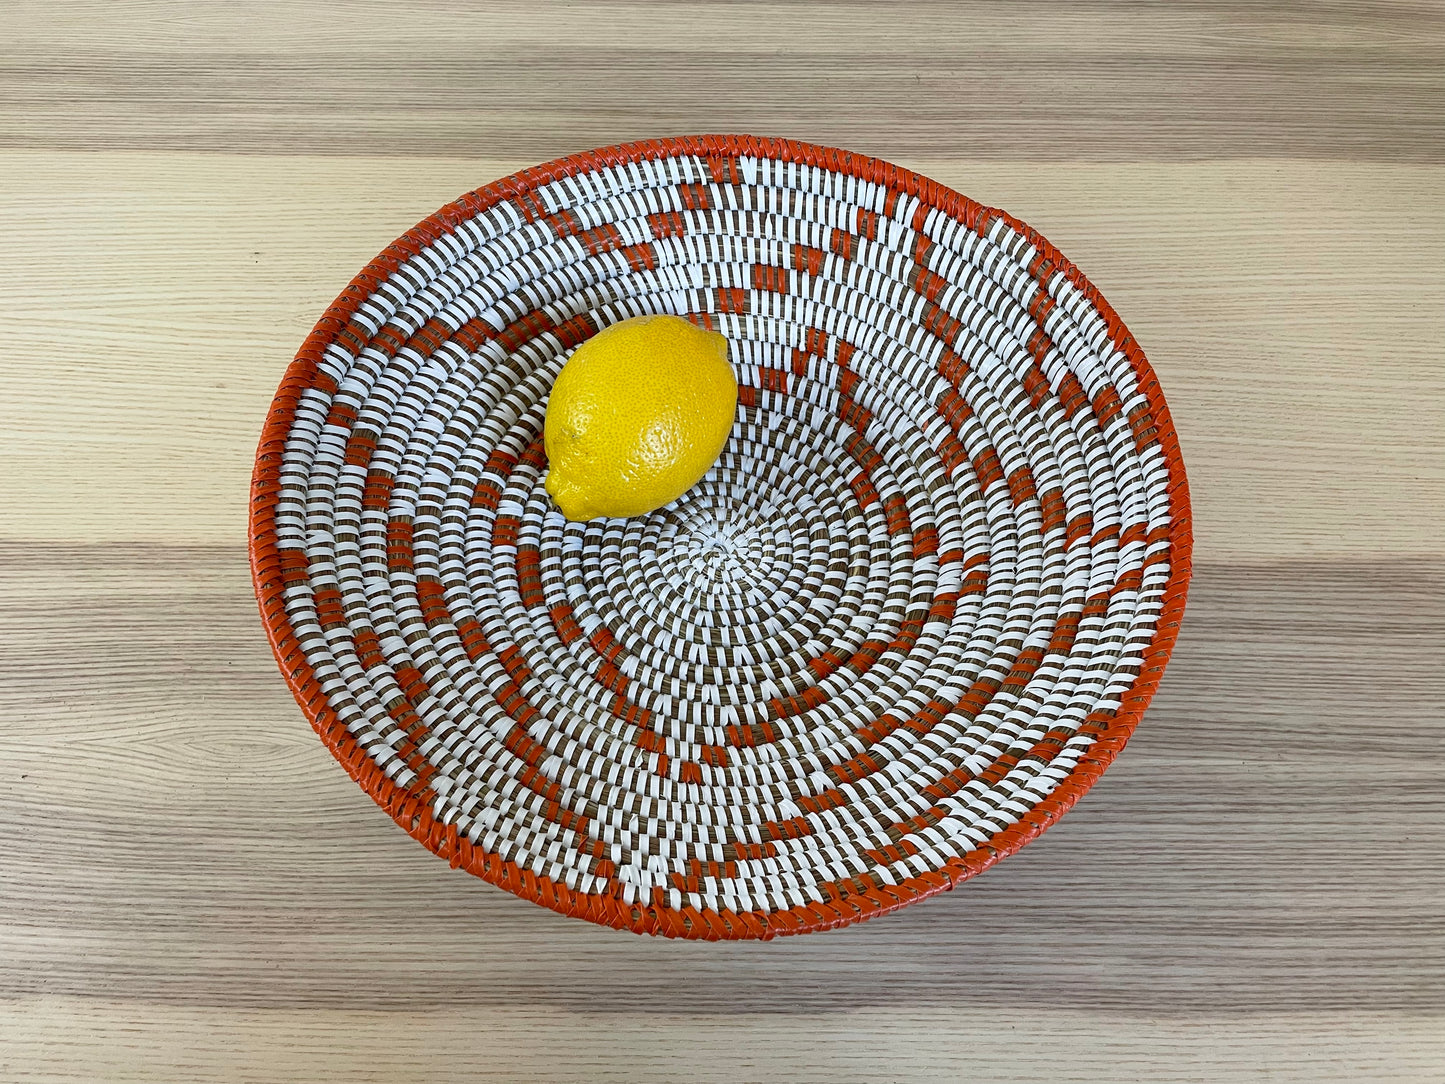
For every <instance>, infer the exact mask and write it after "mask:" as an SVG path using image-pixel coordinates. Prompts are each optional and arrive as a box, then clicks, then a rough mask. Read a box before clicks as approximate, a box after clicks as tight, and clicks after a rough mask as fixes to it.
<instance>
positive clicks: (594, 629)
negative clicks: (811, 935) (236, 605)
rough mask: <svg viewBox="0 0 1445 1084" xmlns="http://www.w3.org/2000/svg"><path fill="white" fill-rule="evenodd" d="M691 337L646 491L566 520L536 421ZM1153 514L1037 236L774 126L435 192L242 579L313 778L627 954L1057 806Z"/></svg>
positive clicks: (1089, 772) (1174, 631)
mask: <svg viewBox="0 0 1445 1084" xmlns="http://www.w3.org/2000/svg"><path fill="white" fill-rule="evenodd" d="M655 312H669V313H676V314H678V315H683V316H686V317H688V318H690V319H693V320H695V321H697V322H698V323H700V324H703V325H705V326H708V327H711V328H714V329H716V330H718V331H721V332H722V333H723V334H724V335H725V336H726V337H727V339H728V341H729V350H730V355H731V358H732V361H733V363H734V367H735V368H736V370H737V373H738V377H739V383H740V394H739V403H738V413H737V418H736V421H735V424H734V428H733V434H732V437H731V439H730V441H729V444H728V446H727V448H726V449H725V450H724V452H723V454H722V456H721V458H720V459H719V460H718V463H717V464H716V465H715V466H714V467H713V469H712V470H711V471H709V473H708V474H707V475H706V476H705V477H704V478H703V480H702V481H701V482H700V483H699V484H698V485H697V486H695V487H694V488H693V489H691V490H689V491H688V492H687V493H686V494H684V495H683V496H682V497H680V498H678V500H676V501H674V502H673V503H672V504H670V505H667V506H666V507H664V508H662V509H659V510H658V511H656V512H654V513H651V514H649V515H647V516H640V517H635V518H633V519H628V520H601V521H593V522H590V523H586V524H579V523H569V522H567V521H566V520H565V519H564V518H563V517H562V516H561V514H560V513H559V512H558V511H557V510H556V509H555V508H553V507H552V506H551V504H550V502H549V501H548V499H547V496H546V493H545V490H544V488H543V483H544V481H545V478H546V472H547V463H546V456H545V453H544V450H543V446H542V440H541V432H542V423H543V418H544V417H545V410H546V400H547V394H548V391H549V389H550V387H551V384H552V381H553V380H554V379H555V377H556V374H557V373H558V371H560V369H561V367H562V365H563V364H564V363H565V361H566V359H567V357H568V355H569V354H570V352H571V350H572V349H574V348H575V347H576V345H577V344H578V343H580V342H582V341H583V340H585V339H586V338H587V337H588V336H589V335H591V334H593V333H595V332H596V331H597V330H598V329H599V328H602V327H606V326H608V325H610V324H612V323H615V322H617V321H619V320H623V319H626V318H628V317H631V316H636V315H641V314H644V313H655ZM1189 554H1190V517H1189V497H1188V487H1187V483H1186V480H1185V474H1184V464H1183V461H1182V459H1181V458H1180V454H1179V445H1178V441H1177V440H1176V437H1175V433H1174V428H1173V425H1172V423H1171V421H1170V417H1169V411H1168V408H1167V406H1166V404H1165V401H1164V397H1163V394H1162V392H1161V391H1160V388H1159V383H1158V380H1157V379H1156V378H1155V376H1154V373H1153V371H1152V369H1151V368H1150V366H1149V363H1148V361H1147V360H1146V359H1145V357H1144V354H1143V352H1142V351H1141V350H1140V349H1139V346H1138V344H1137V343H1136V342H1135V341H1134V339H1133V337H1132V336H1131V335H1130V334H1129V332H1128V330H1127V329H1126V328H1125V327H1124V325H1123V323H1122V322H1121V321H1120V320H1119V318H1118V316H1117V315H1116V314H1115V312H1114V311H1113V309H1111V308H1110V307H1109V305H1108V304H1107V303H1106V302H1105V301H1104V299H1103V298H1102V297H1101V296H1100V295H1099V294H1098V291H1097V290H1095V289H1094V288H1093V286H1092V285H1090V283H1089V282H1088V281H1087V280H1086V279H1085V278H1084V276H1083V275H1082V274H1081V273H1080V272H1079V270H1078V269H1077V268H1076V267H1074V265H1073V264H1071V263H1070V262H1069V261H1068V260H1066V259H1065V258H1064V257H1063V256H1062V255H1060V254H1059V252H1058V251H1057V250H1056V249H1054V248H1053V246H1052V245H1050V244H1049V243H1048V242H1047V241H1046V240H1044V239H1043V238H1042V237H1040V236H1039V235H1038V234H1037V233H1036V232H1035V231H1034V230H1032V229H1030V228H1029V227H1027V226H1025V225H1024V224H1023V223H1021V222H1019V221H1017V220H1016V219H1014V218H1012V217H1010V216H1009V215H1007V214H1005V213H1003V212H1001V211H997V210H994V209H991V208H988V207H984V206H982V205H980V204H977V203H974V202H973V201H971V200H969V199H967V198H965V197H963V196H961V195H959V194H958V193H956V192H953V191H951V190H949V189H947V188H945V187H943V186H941V185H938V184H936V183H935V182H932V181H929V180H927V179H926V178H924V177H920V176H918V175H917V174H914V173H910V172H908V171H906V170H902V169H899V168H897V167H896V166H892V165H889V164H887V163H885V162H880V161H877V160H875V159H871V158H865V157H862V156H859V155H855V154H851V153H849V152H847V151H842V150H835V149H831V148H825V147H817V146H811V145H808V144H802V143H796V142H792V141H787V140H774V139H758V138H752V137H743V136H698V137H689V138H681V139H668V140H656V141H649V142H645V143H636V144H628V145H625V146H619V147H609V148H604V149H601V150H597V151H592V152H588V153H586V154H580V155H575V156H573V157H570V158H564V159H560V160H558V161H556V162H551V163H547V164H546V165H542V166H537V167H535V168H532V169H528V170H524V171H523V172H521V173H518V174H515V175H513V176H511V177H507V178H504V179H503V180H500V181H497V182H495V183H493V184H490V185H487V186H486V187H484V188H481V189H478V190H477V191H475V192H471V193H469V194H467V195H465V196H463V197H462V198H461V199H459V200H457V201H456V202H455V203H453V204H450V205H449V206H447V207H444V208H443V209H442V210H440V211H439V212H437V213H436V214H435V215H433V216H432V217H430V218H428V219H427V220H426V221H424V222H422V223H421V224H420V225H418V226H417V227H416V228H415V229H413V230H411V231H410V232H408V233H407V234H406V235H405V236H403V237H401V238H400V239H398V240H397V241H396V242H395V243H393V244H392V245H391V246H390V247H388V248H387V249H386V250H385V251H384V252H383V253H382V254H381V255H380V256H378V257H377V258H376V259H375V260H373V261H372V262H371V264H369V265H368V266H367V267H366V269H365V270H364V271H362V272H361V274H359V275H358V276H357V277H356V278H355V279H353V280H352V282H351V283H350V285H348V286H347V288H346V289H345V290H344V291H342V294H341V296H340V297H339V298H338V299H337V301H336V303H335V304H334V305H332V307H331V308H330V309H328V310H327V311H326V313H325V315H324V316H323V317H322V318H321V320H320V321H319V322H318V323H317V325H316V328H315V330H314V331H313V332H312V333H311V335H310V336H309V337H308V338H307V340H306V342H305V344H304V345H303V346H302V348H301V351H300V353H299V354H298V355H297V357H296V360H295V361H294V362H293V363H292V365H291V367H290V368H289V369H288V370H287V372H286V375H285V378H284V379H283V381H282V383H281V387H280V390H279V391H278V392H277V395H276V398H275V401H274V403H273V404H272V408H271V412H270V415H269V417H268V418H267V421H266V425H265V428H264V430H263V432H262V435H261V441H260V446H259V448H258V450H257V456H256V467H255V472H254V476H253V482H252V509H251V561H252V571H253V578H254V581H255V587H256V593H257V597H258V599H259V601H260V605H261V613H262V618H263V621H264V623H265V626H266V630H267V633H268V635H269V637H270V640H271V644H272V647H273V649H274V651H275V654H276V658H277V661H278V662H279V664H280V667H281V670H282V673H283V674H284V675H285V678H286V680H287V682H288V683H289V684H290V686H291V688H292V690H293V692H294V693H295V695H296V698H297V700H298V702H299V703H300V704H301V707H302V709H303V710H304V712H305V714H306V716H307V718H308V719H309V720H310V722H311V724H312V725H313V727H314V728H315V729H316V731H317V733H318V734H319V735H320V736H321V738H322V740H323V741H324V742H325V743H326V745H327V747H328V748H330V749H331V751H332V752H333V753H334V754H335V756H336V758H337V759H338V760H339V761H340V762H341V764H342V765H343V766H344V767H345V768H346V770H347V771H348V772H349V773H350V774H351V776H352V777H353V778H354V779H356V781H357V782H358V783H360V784H361V786H362V787H363V788H365V790H366V792H367V793H368V794H370V795H371V796H372V797H373V798H374V799H375V800H376V802H377V803H378V804H379V805H380V806H381V807H382V808H383V809H385V810H386V811H387V812H388V813H389V814H390V815H391V816H392V818H393V819H394V820H395V821H396V822H397V823H398V824H400V825H401V826H402V828H403V829H405V830H406V831H407V832H409V833H410V834H411V835H412V836H414V837H415V838H417V839H418V840H420V841H421V842H422V843H423V844H425V845H426V846H427V847H428V848H430V849H431V850H432V851H434V852H435V853H436V854H438V855H439V856H441V857H443V858H445V859H447V860H448V861H449V862H450V863H451V865H452V866H453V867H458V868H463V869H466V870H468V871H469V872H471V873H474V874H476V875H477V876H479V877H482V878H484V879H486V880H488V881H490V882H492V883H493V884H496V885H499V886H501V887H503V888H505V889H507V890H508V891H511V892H514V893H516V894H518V895H521V896H524V897H526V898H528V899H532V900H535V901H537V902H539V903H542V904H544V905H545V906H547V907H551V908H553V909H555V910H557V911H561V912H563V913H566V914H570V915H576V916H578V917H581V918H586V919H588V920H590V921H593V922H598V923H602V924H605V925H608V926H613V927H617V928H624V929H630V930H634V931H637V932H644V933H654V934H664V935H668V936H676V937H693V938H707V939H719V938H770V937H773V936H776V935H779V934H788V933H801V932H806V931H810V930H818V929H826V928H831V927H837V926H843V925H847V924H849V923H852V922H857V921H859V920H861V919H865V918H869V917H872V916H874V915H878V914H882V913H884V912H887V911H891V910H894V909H896V908H898V907H900V906H903V905H904V904H907V903H911V902H914V901H916V900H919V899H922V898H923V897H925V896H929V895H932V894H933V893H935V892H939V891H942V890H944V889H947V888H951V887H953V886H954V885H956V884H957V883H959V882H960V881H962V880H964V879H966V878H968V877H970V876H973V875H974V874H977V873H979V872H980V871H982V870H984V869H986V868H987V867H988V866H990V865H992V864H993V863H994V862H996V861H998V860H999V859H1001V858H1003V857H1005V856H1006V855H1008V854H1010V853H1012V852H1013V851H1015V850H1017V849H1018V848H1019V847H1021V846H1023V845H1024V844H1025V843H1027V842H1028V841H1029V840H1030V839H1032V838H1034V837H1035V836H1036V835H1038V834H1039V833H1040V832H1042V831H1043V830H1044V829H1045V828H1047V827H1048V826H1049V825H1050V824H1051V823H1053V821H1055V820H1056V819H1057V818H1058V817H1059V816H1061V815H1062V814H1063V813H1064V812H1065V811H1067V810H1068V809H1069V808H1070V806H1072V805H1073V803H1074V802H1075V801H1077V800H1078V798H1079V796H1080V795H1081V794H1083V792H1084V791H1085V790H1087V789H1088V788H1089V786H1091V785H1092V784H1093V782H1094V781H1095V780H1096V779H1097V778H1098V777H1099V775H1100V774H1101V773H1102V772H1103V770H1104V769H1105V768H1106V767H1107V766H1108V765H1109V763H1110V762H1112V760H1113V759H1114V757H1115V756H1117V755H1118V753H1119V751H1120V750H1121V749H1122V748H1123V746H1124V743H1125V742H1126V741H1127V740H1128V738H1129V735H1130V734H1131V733H1132V732H1133V730H1134V727H1135V726H1136V725H1137V723H1138V722H1139V719H1140V716H1141V715H1142V714H1143V712H1144V709H1145V707H1146V706H1147V705H1148V702H1149V699H1150V697H1151V696H1152V695H1153V693H1154V690H1155V688H1156V687H1157V686H1158V683H1159V679H1160V676H1161V675H1162V673H1163V670H1164V666H1165V664H1166V663H1167V661H1168V658H1169V654H1170V651H1171V649H1172V648H1173V645H1174V642H1175V638H1176V637H1177V635H1178V629H1179V622H1180V619H1181V617H1182V615H1183V610H1184V602H1185V594H1186V589H1187V585H1188V580H1189V567H1190V565H1189Z"/></svg>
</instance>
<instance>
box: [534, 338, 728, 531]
mask: <svg viewBox="0 0 1445 1084" xmlns="http://www.w3.org/2000/svg"><path fill="white" fill-rule="evenodd" d="M737 401H738V384H737V378H736V376H735V375H734V374H733V369H732V366H731V365H730V364H729V363H728V346H727V339H725V338H724V337H723V336H722V335H720V334H718V333H717V332H715V331H707V330H705V329H703V328H699V327H696V326H695V325H693V324H691V323H689V322H688V321H686V320H684V319H682V318H681V317H679V316H636V317H633V318H632V319H630V320H624V321H622V322H621V323H617V324H613V325H612V326H610V327H607V328H604V329H603V330H601V331H599V332H598V333H597V334H596V335H594V336H592V338H590V339H588V340H587V341H586V342H584V343H583V344H582V345H581V346H579V347H578V348H577V350H576V351H575V352H574V353H573V354H572V356H571V358H569V359H568V361H567V364H566V365H565V366H563V368H562V372H561V373H560V374H559V375H558V377H557V380H556V382H555V383H554V384H553V386H552V393H551V396H550V398H549V399H548V402H547V418H546V423H545V425H544V432H543V439H544V441H545V444H546V449H547V461H548V464H549V468H550V469H549V472H548V475H547V481H546V488H547V492H548V493H549V494H550V495H551V497H552V500H553V501H554V502H555V503H556V505H557V507H558V508H559V509H560V510H561V511H562V514H563V515H565V516H566V517H567V518H568V519H571V520H589V519H597V518H599V517H625V516H640V515H644V514H646V513H648V512H651V511H653V510H654V509H657V508H661V507H662V506H663V505H665V504H667V503H668V502H670V501H673V500H676V499H677V498H678V497H680V496H681V495H682V494H683V493H685V492H686V491H687V490H688V489H690V488H691V487H692V486H693V485H695V484H696V483H697V481H698V480H699V479H700V478H701V477H702V476H703V475H704V474H706V473H707V471H708V468H709V467H711V466H712V465H713V463H715V462H716V461H717V457H718V454H719V453H720V452H721V451H722V450H723V446H724V445H725V444H726V443H727V439H728V434H729V433H730V432H731V431H732V425H733V418H734V415H735V414H736V412H737Z"/></svg>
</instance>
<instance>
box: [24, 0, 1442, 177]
mask: <svg viewBox="0 0 1445 1084" xmlns="http://www.w3.org/2000/svg"><path fill="white" fill-rule="evenodd" d="M10 7H11V8H12V9H14V14H13V15H12V17H11V18H9V19H7V20H6V22H7V25H6V35H5V38H4V40H3V41H0V106H3V108H0V117H3V118H4V120H3V123H0V146H10V147H20V146H24V147H47V148H55V147H65V148H71V149H85V150H89V149H95V148H106V149H117V148H144V149H153V150H155V149H166V150H209V151H221V152H225V153H230V154H234V153H237V152H240V153H247V154H255V153H260V154H270V153H275V152H277V151H282V152H287V153H303V154H313V153H331V154H355V153H357V152H358V151H360V152H364V153H368V154H374V155H378V156H388V155H406V156H412V155H423V154H454V153H457V151H458V149H463V150H466V151H469V152H475V153H483V154H493V155H500V156H508V157H510V156H518V157H523V158H528V159H533V160H541V159H546V158H551V157H554V156H556V155H559V154H563V153H567V152H570V151H574V150H578V149H581V148H583V147H588V146H597V145H600V144H605V143H615V142H622V141H625V140H629V139H638V138H646V137H652V136H658V135H675V134H680V133H685V132H699V131H706V132H717V131H734V132H757V133H762V134H768V135H787V136H793V137H794V138H806V139H812V140H814V141H815V142H822V143H831V144H836V145H840V146H847V147H850V148H852V149H855V150H861V151H865V152H867V153H870V154H879V155H884V156H887V155H894V156H908V155H929V154H932V155H948V156H963V155H967V156H970V157H982V158H993V159H1009V160H1038V159H1053V158H1067V159H1096V160H1106V161H1127V160H1139V159H1146V160H1147V159H1165V160H1178V159H1190V160H1193V159H1199V158H1205V157H1239V156H1249V155H1255V154H1259V153H1261V152H1268V153H1272V154H1275V155H1278V156H1281V157H1290V158H1296V157H1302V158H1355V159H1374V160H1381V161H1386V160H1388V161H1430V162H1440V161H1442V160H1445V9H1442V7H1441V6H1440V5H1439V4H1438V3H1433V2H1423V3H1421V2H1409V3H1390V2H1378V0H1376V2H1359V3H1332V4H1300V3H1287V4H1248V3H1238V2H1233V0H1191V2H1188V3H1170V4H1152V5H1148V4H1146V5H1140V4H1133V3H1127V2H1119V0H1104V2H1100V0H1094V2H1090V3H1083V4H1070V5H1065V6H1061V7H1055V8H1051V9H1050V10H1049V11H1048V12H1047V14H1046V15H1041V14H1040V13H1039V12H1038V11H1036V10H1034V9H1033V8H1031V7H1028V6H1015V5H1007V4H997V3H986V2H982V0H974V2H951V0H923V2H916V3H915V2H908V3H902V2H901V0H900V2H895V3H892V4H890V3H873V4H870V3H861V2H858V0H844V2H829V3H816V4H815V3H798V2H791V3H757V2H743V3H713V4H696V3H688V2H684V0H669V2H658V3H643V2H636V0H633V2H617V0H614V2H608V3H595V4H593V3H588V4H570V3H566V4H564V3H556V2H539V0H504V2H495V0H494V2H491V3H488V4H486V5H485V6H484V7H478V8H472V9H467V8H461V9H459V8H457V7H456V6H455V5H451V4H441V3H433V2H423V3H412V4H408V5H407V6H406V8H405V12H404V14H402V13H401V12H399V11H398V9H397V8H396V7H395V5H392V4H387V3H383V2H380V0H364V2H354V0H353V2H341V0H328V2H311V3H306V4H294V3H287V2H285V0H267V2H261V3H257V2H248V3H235V4H225V5H222V4H209V5H205V6H204V7H201V8H196V7H194V6H190V5H188V6H186V7H183V8H177V7H175V6H173V5H168V4H142V3H127V4H123V5H112V4H106V3H100V2H95V0H91V2H87V3H66V4H51V3H44V2H43V0H30V2H26V3H20V4H18V5H17V4H14V3H12V4H11V5H10Z"/></svg>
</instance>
